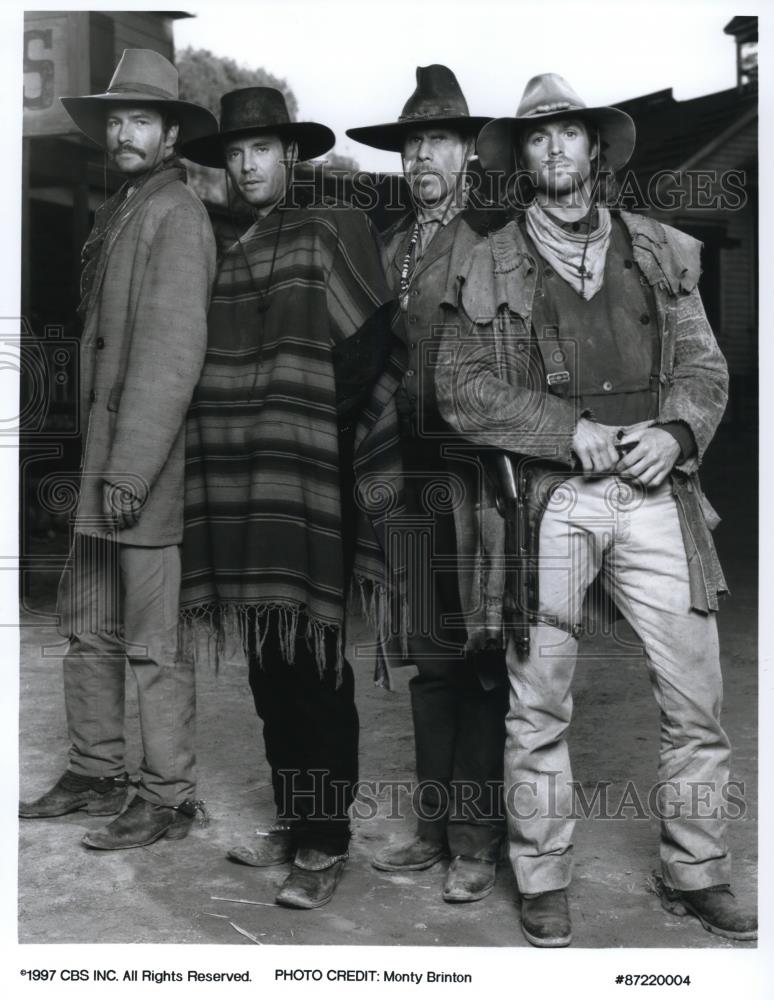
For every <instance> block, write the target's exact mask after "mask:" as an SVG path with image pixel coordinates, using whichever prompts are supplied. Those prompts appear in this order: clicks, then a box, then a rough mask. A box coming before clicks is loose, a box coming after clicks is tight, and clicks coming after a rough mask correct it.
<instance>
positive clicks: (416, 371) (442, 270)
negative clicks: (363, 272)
mask: <svg viewBox="0 0 774 1000" xmlns="http://www.w3.org/2000/svg"><path fill="white" fill-rule="evenodd" d="M414 221H415V216H414V213H413V212H410V213H408V214H407V215H405V216H403V217H402V218H400V219H399V220H398V221H397V222H396V223H395V224H394V225H393V226H391V227H390V228H389V229H388V230H387V231H386V232H385V233H383V234H382V246H383V251H382V266H383V267H384V273H385V275H386V276H387V281H388V283H389V285H390V288H391V289H392V290H393V291H394V292H395V294H396V295H398V294H399V292H400V279H401V269H402V267H403V260H404V256H405V252H406V249H407V244H408V239H409V234H410V232H411V229H412V227H413V225H414ZM479 227H480V220H477V219H474V217H473V216H472V213H470V212H468V211H465V210H463V211H461V212H458V213H457V215H455V216H454V217H453V218H452V219H450V220H449V222H447V223H446V225H443V226H441V227H440V229H439V231H438V232H437V233H436V234H435V236H434V237H433V239H432V240H431V241H430V243H429V245H428V247H427V250H426V251H425V253H424V254H423V255H422V257H421V258H420V259H419V260H418V261H417V264H416V267H415V268H414V270H413V272H412V274H411V280H410V284H409V289H408V296H407V300H406V307H405V310H404V311H403V313H402V324H401V326H400V329H398V330H396V332H397V333H398V335H399V336H401V337H402V338H404V339H405V341H406V344H407V347H408V366H407V370H406V374H405V376H404V382H403V388H404V390H405V396H404V397H403V399H404V405H405V406H406V409H407V410H409V411H411V414H412V418H414V419H416V420H417V424H418V427H417V429H418V431H419V432H422V431H426V432H428V431H429V432H435V433H436V434H437V433H438V432H439V431H441V432H445V431H446V427H445V425H444V424H443V423H442V422H441V420H440V418H439V416H438V407H437V404H436V401H435V376H434V360H433V359H434V354H435V352H436V351H437V349H438V346H439V345H440V332H441V330H442V328H443V324H444V323H445V322H446V313H445V310H444V308H443V306H442V303H441V299H442V296H443V292H444V289H446V288H447V286H448V285H449V282H450V281H451V280H453V275H452V272H451V271H450V267H452V266H453V262H457V261H459V260H461V259H462V260H464V259H465V258H466V257H467V256H468V255H469V254H470V253H472V251H473V248H474V247H475V245H476V243H477V242H478V240H479V239H480V236H479Z"/></svg>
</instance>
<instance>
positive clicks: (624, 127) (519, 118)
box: [476, 73, 637, 175]
mask: <svg viewBox="0 0 774 1000" xmlns="http://www.w3.org/2000/svg"><path fill="white" fill-rule="evenodd" d="M557 118H575V119H577V120H578V121H581V122H583V123H584V124H587V125H588V126H590V127H591V129H596V130H597V131H598V132H599V142H600V146H601V147H602V148H601V152H602V154H603V155H604V158H605V163H606V165H607V167H608V168H609V169H610V170H613V171H615V170H620V169H621V167H623V166H625V165H626V164H627V163H628V162H629V160H630V159H631V155H632V153H633V152H634V142H635V138H636V134H637V133H636V129H635V127H634V122H633V121H632V119H631V118H630V117H629V115H627V114H626V112H625V111H619V109H618V108H607V107H601V108H589V107H587V105H586V104H584V102H583V101H582V100H581V99H580V97H578V95H577V94H576V93H575V91H574V90H573V89H572V87H571V86H570V84H569V83H568V82H567V81H566V80H565V79H564V78H563V77H561V76H559V75H558V74H557V73H541V74H540V75H539V76H533V77H532V79H531V80H530V81H529V83H528V84H527V86H526V87H525V88H524V95H523V96H522V98H521V102H520V104H519V106H518V108H517V109H516V115H515V117H513V118H495V119H494V121H490V122H489V124H487V125H485V126H484V127H483V128H482V129H481V131H480V133H479V135H478V139H477V140H476V152H477V153H478V158H479V160H481V164H482V166H483V167H484V168H485V169H486V170H489V171H493V172H500V173H503V174H506V175H510V174H511V173H512V171H513V169H514V166H515V164H514V145H515V143H516V142H517V140H518V137H519V135H520V134H522V133H523V132H524V131H525V130H526V129H528V128H530V127H531V126H534V125H536V124H538V123H540V122H548V121H553V120H555V119H557Z"/></svg>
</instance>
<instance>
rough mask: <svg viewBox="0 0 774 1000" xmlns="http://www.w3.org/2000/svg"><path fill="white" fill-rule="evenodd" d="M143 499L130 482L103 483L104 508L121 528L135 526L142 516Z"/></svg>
mask: <svg viewBox="0 0 774 1000" xmlns="http://www.w3.org/2000/svg"><path fill="white" fill-rule="evenodd" d="M142 505H143V500H142V499H141V498H140V497H138V496H137V494H136V493H134V492H133V490H132V488H131V486H130V485H129V484H128V483H108V482H105V483H103V484H102V510H103V512H104V513H105V514H106V515H107V516H108V517H109V518H110V519H111V520H112V521H113V522H114V524H115V526H116V527H117V528H119V529H121V528H133V527H134V526H135V524H137V521H138V520H139V517H140V511H141V510H142Z"/></svg>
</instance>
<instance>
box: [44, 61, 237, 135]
mask: <svg viewBox="0 0 774 1000" xmlns="http://www.w3.org/2000/svg"><path fill="white" fill-rule="evenodd" d="M59 99H60V101H61V102H62V104H63V106H64V109H65V111H66V112H67V114H68V115H69V116H70V117H71V118H72V120H73V121H74V122H75V124H76V125H77V126H78V128H79V129H80V130H81V132H83V134H84V135H87V136H88V137H89V138H90V139H91V140H92V141H93V142H96V143H97V145H98V146H103V147H104V145H105V112H106V111H107V108H108V106H109V105H111V104H125V105H134V106H139V107H143V108H145V107H148V108H154V109H155V110H157V111H162V112H164V113H165V114H169V115H171V116H172V117H174V119H175V120H176V121H177V122H178V125H179V127H180V140H181V141H186V140H188V139H193V138H194V137H196V136H200V135H207V134H208V133H210V132H215V131H217V128H218V122H217V119H216V118H215V115H213V114H212V112H211V111H208V110H207V109H206V108H202V107H200V106H199V105H198V104H191V102H190V101H181V100H180V99H179V97H178V75H177V70H176V69H175V67H174V66H173V65H172V63H171V62H170V61H169V60H168V59H165V58H164V56H162V55H161V53H159V52H154V51H153V50H152V49H124V51H123V53H122V55H121V58H120V59H119V61H118V65H117V66H116V70H115V73H113V79H112V80H111V81H110V83H109V84H108V88H107V90H106V91H105V92H104V93H103V94H89V95H88V96H87V97H60V98H59Z"/></svg>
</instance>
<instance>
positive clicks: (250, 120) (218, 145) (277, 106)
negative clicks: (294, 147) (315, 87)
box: [183, 87, 336, 167]
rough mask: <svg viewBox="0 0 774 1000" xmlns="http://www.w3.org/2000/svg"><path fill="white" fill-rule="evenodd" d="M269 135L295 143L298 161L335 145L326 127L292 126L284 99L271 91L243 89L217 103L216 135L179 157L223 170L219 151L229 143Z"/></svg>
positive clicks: (187, 148) (189, 147) (192, 144)
mask: <svg viewBox="0 0 774 1000" xmlns="http://www.w3.org/2000/svg"><path fill="white" fill-rule="evenodd" d="M261 134H271V135H276V136H279V138H280V139H286V140H288V141H295V142H297V143H298V159H299V160H313V159H314V158H315V157H316V156H322V155H323V153H327V152H328V150H329V149H330V148H331V147H332V146H333V145H334V143H335V142H336V136H335V135H334V133H333V132H332V131H331V130H330V129H329V128H328V126H327V125H320V124H318V123H317V122H292V121H291V120H290V115H289V114H288V106H287V104H286V103H285V98H284V96H283V94H282V93H281V92H280V91H279V90H275V89H274V87H243V88H242V89H241V90H231V91H229V92H228V93H227V94H224V95H223V97H221V99H220V131H219V132H217V133H216V134H215V135H208V136H206V137H205V138H202V139H196V140H195V141H193V142H189V143H186V145H185V146H184V148H183V156H186V157H187V158H188V159H189V160H193V161H194V163H201V164H202V165H203V166H205V167H224V166H225V165H226V164H225V159H224V155H223V149H224V146H225V144H226V143H227V142H228V141H229V140H230V139H239V138H242V137H244V136H247V135H261Z"/></svg>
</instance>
